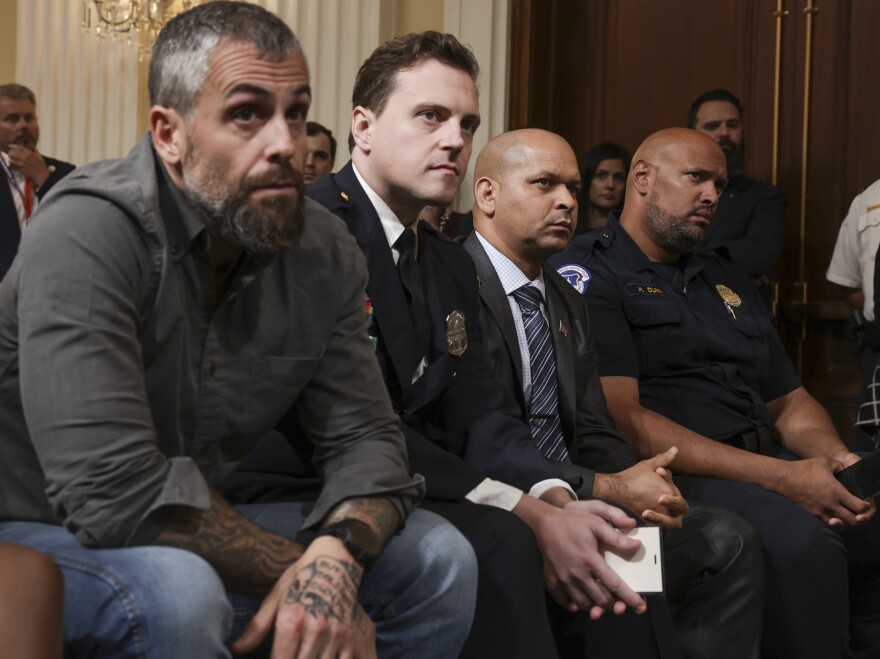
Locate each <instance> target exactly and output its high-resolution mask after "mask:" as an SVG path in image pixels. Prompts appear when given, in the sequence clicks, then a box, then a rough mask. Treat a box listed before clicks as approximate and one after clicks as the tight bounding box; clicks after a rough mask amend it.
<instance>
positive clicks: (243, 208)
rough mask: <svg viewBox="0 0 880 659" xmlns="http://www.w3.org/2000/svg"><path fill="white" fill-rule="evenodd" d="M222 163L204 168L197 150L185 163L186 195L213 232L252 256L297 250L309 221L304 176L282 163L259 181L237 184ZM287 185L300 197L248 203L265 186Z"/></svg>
mask: <svg viewBox="0 0 880 659" xmlns="http://www.w3.org/2000/svg"><path fill="white" fill-rule="evenodd" d="M223 175H224V172H223V167H222V165H221V164H219V163H210V162H206V161H205V160H204V158H202V157H201V154H200V152H199V150H198V149H196V148H194V149H193V150H192V151H190V152H189V153H188V154H187V157H186V158H185V159H184V162H183V184H184V192H185V193H186V196H187V198H188V199H189V201H190V203H191V204H192V205H193V207H194V208H195V211H196V213H198V215H199V217H200V218H201V220H202V221H203V222H204V223H205V225H206V226H207V227H208V229H209V230H211V231H212V232H215V233H217V234H219V235H220V236H221V237H222V238H224V239H225V240H228V241H229V242H231V243H232V244H234V245H238V246H239V247H241V248H242V249H243V250H244V251H245V252H247V253H248V254H251V255H255V256H259V255H272V254H274V253H276V252H279V251H281V250H283V249H288V248H291V247H295V246H296V245H297V243H298V241H299V238H300V236H301V235H302V230H303V224H304V221H305V204H304V201H303V200H304V198H305V183H304V181H303V176H302V173H301V172H299V171H297V170H296V169H294V167H293V166H292V165H291V164H290V163H282V164H278V165H275V166H273V167H272V169H271V170H270V171H268V172H265V173H264V174H260V175H259V176H249V177H246V178H244V179H242V180H240V181H237V182H229V181H227V180H226V179H224V177H223ZM273 184H285V185H292V186H293V187H294V188H295V189H296V197H295V198H294V196H293V195H290V196H278V195H273V196H271V197H269V198H266V199H262V200H260V201H258V202H249V201H248V195H249V194H250V193H251V192H252V191H253V190H255V189H258V188H260V187H264V186H266V185H273Z"/></svg>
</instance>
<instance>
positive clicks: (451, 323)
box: [446, 309, 467, 357]
mask: <svg viewBox="0 0 880 659" xmlns="http://www.w3.org/2000/svg"><path fill="white" fill-rule="evenodd" d="M446 347H447V349H448V350H449V354H450V355H455V356H456V357H461V356H462V355H463V354H464V351H465V350H467V328H466V327H465V325H464V314H463V313H462V312H461V311H459V310H458V309H455V310H454V311H453V312H452V313H451V314H449V315H448V316H446Z"/></svg>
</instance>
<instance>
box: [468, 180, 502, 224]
mask: <svg viewBox="0 0 880 659" xmlns="http://www.w3.org/2000/svg"><path fill="white" fill-rule="evenodd" d="M497 201H498V181H493V180H492V179H490V178H489V177H487V176H483V177H480V178H479V179H477V181H476V183H474V203H475V204H476V205H477V207H478V208H479V209H480V210H481V211H482V212H483V215H485V216H486V217H492V216H494V215H495V204H496V202H497Z"/></svg>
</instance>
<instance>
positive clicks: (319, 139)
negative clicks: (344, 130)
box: [303, 121, 336, 183]
mask: <svg viewBox="0 0 880 659" xmlns="http://www.w3.org/2000/svg"><path fill="white" fill-rule="evenodd" d="M306 149H307V150H306V164H305V170H304V172H303V176H304V178H305V181H306V183H314V182H315V181H320V180H321V179H322V178H324V177H325V176H327V174H329V173H330V172H332V171H333V165H334V164H336V138H335V137H333V131H331V130H330V129H329V128H327V127H326V126H322V125H321V124H319V123H318V122H317V121H307V122H306Z"/></svg>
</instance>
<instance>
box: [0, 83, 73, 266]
mask: <svg viewBox="0 0 880 659" xmlns="http://www.w3.org/2000/svg"><path fill="white" fill-rule="evenodd" d="M39 141H40V124H39V122H38V121H37V99H36V96H34V93H33V92H32V91H31V90H30V89H28V88H27V87H25V86H24V85H17V84H15V83H10V84H7V85H0V169H2V170H3V181H4V182H3V183H0V279H3V276H4V275H5V274H6V271H7V270H9V266H10V265H12V259H14V258H15V254H16V252H18V243H19V240H20V239H21V232H22V231H23V230H24V228H25V226H27V223H28V221H29V220H30V218H31V215H33V214H34V212H35V211H36V210H37V206H39V204H40V199H42V198H43V195H45V194H46V193H47V192H48V191H49V190H50V189H51V188H52V186H53V185H55V184H56V183H57V182H58V181H60V180H61V179H62V178H63V177H65V176H67V175H68V174H69V173H70V172H72V171H73V170H74V165H71V164H70V163H69V162H62V161H60V160H55V159H53V158H47V157H45V156H43V155H41V154H40V152H39V151H37V142H39Z"/></svg>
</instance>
